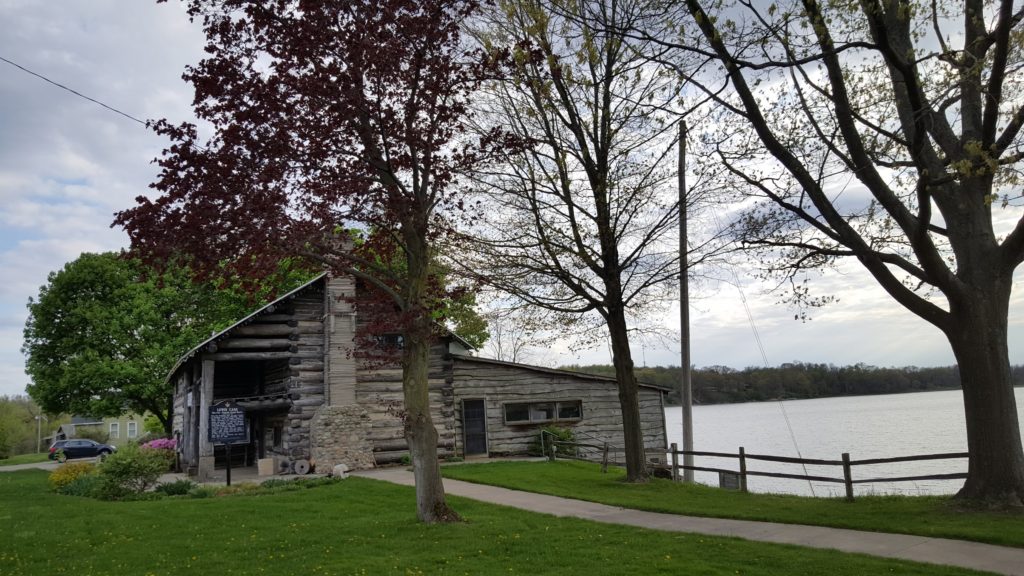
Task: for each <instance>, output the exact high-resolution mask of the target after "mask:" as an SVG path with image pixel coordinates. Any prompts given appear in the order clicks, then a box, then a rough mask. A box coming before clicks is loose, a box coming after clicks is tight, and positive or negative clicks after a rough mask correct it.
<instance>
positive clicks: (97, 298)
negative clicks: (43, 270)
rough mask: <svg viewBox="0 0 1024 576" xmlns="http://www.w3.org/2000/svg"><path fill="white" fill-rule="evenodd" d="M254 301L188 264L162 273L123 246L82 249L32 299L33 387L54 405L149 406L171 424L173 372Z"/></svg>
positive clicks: (61, 408) (82, 408) (81, 409)
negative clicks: (197, 275) (204, 279)
mask: <svg viewBox="0 0 1024 576" xmlns="http://www.w3.org/2000/svg"><path fill="white" fill-rule="evenodd" d="M248 306H249V304H248V302H247V300H246V298H245V297H243V296H241V295H238V294H237V293H234V292H232V291H227V290H217V289H215V288H214V286H213V285H212V284H210V283H204V284H195V283H193V282H192V281H191V279H190V277H189V275H188V271H187V270H186V269H184V268H181V267H171V268H169V269H168V270H167V271H165V272H164V273H163V274H161V275H155V274H153V273H152V271H150V270H148V269H146V268H145V267H143V266H142V265H141V264H139V263H138V262H137V261H135V260H132V259H129V258H127V257H125V255H123V254H117V253H113V252H107V253H103V254H89V253H86V254H82V255H81V256H80V257H79V258H78V259H76V260H74V261H72V262H70V263H68V264H67V265H65V266H64V268H63V269H62V270H60V271H57V272H52V273H51V274H50V276H49V278H48V279H47V283H46V285H45V286H43V287H42V288H40V291H39V295H38V296H37V297H36V298H33V299H30V300H29V304H28V308H29V318H28V321H27V322H26V324H25V341H24V345H23V347H22V351H23V352H24V354H25V356H26V358H27V361H26V371H27V372H28V374H29V375H30V376H31V377H32V383H31V384H29V385H28V387H27V389H28V393H29V395H30V396H31V397H32V399H33V400H35V401H36V402H37V403H39V405H40V406H41V407H42V408H43V409H44V410H46V411H48V412H72V413H79V414H89V415H92V416H116V415H119V414H122V413H124V412H138V413H140V414H141V413H147V412H148V413H150V414H153V415H154V416H155V417H156V418H157V419H158V420H159V421H160V424H161V426H162V428H163V429H164V431H165V432H170V427H171V418H170V412H171V397H172V392H173V391H172V390H171V388H170V385H169V384H168V383H167V381H166V376H167V372H168V371H169V370H170V368H171V366H173V364H174V362H175V361H176V360H177V358H178V357H179V356H180V355H181V354H183V353H184V352H185V351H187V350H188V349H189V348H191V347H192V346H194V345H195V344H196V342H198V341H201V340H202V339H203V338H205V337H206V336H209V334H210V333H211V331H214V330H217V329H220V328H223V327H224V326H227V325H228V324H230V323H231V322H232V321H233V320H235V319H237V318H240V317H242V316H243V315H244V312H245V311H246V309H247V308H248Z"/></svg>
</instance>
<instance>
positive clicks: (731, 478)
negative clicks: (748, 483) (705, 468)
mask: <svg viewBox="0 0 1024 576" xmlns="http://www.w3.org/2000/svg"><path fill="white" fill-rule="evenodd" d="M718 487H719V488H725V489H726V490H739V489H740V475H739V474H736V473H735V472H719V473H718Z"/></svg>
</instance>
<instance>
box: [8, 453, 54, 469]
mask: <svg viewBox="0 0 1024 576" xmlns="http://www.w3.org/2000/svg"><path fill="white" fill-rule="evenodd" d="M48 456H49V454H47V453H46V452H43V453H42V454H19V455H17V456H11V457H10V458H4V459H0V466H13V465H15V464H32V463H35V462H46V460H47V457H48Z"/></svg>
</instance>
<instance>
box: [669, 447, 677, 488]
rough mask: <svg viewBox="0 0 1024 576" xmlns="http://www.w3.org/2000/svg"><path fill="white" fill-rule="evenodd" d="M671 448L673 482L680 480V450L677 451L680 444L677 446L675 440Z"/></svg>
mask: <svg viewBox="0 0 1024 576" xmlns="http://www.w3.org/2000/svg"><path fill="white" fill-rule="evenodd" d="M670 448H671V449H672V481H673V482H678V481H679V452H677V451H676V450H677V448H678V446H676V443H675V442H673V443H672V445H671V446H670Z"/></svg>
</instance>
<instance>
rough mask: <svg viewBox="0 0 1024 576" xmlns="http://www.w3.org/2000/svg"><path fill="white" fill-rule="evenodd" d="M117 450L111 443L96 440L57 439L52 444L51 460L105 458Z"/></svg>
mask: <svg viewBox="0 0 1024 576" xmlns="http://www.w3.org/2000/svg"><path fill="white" fill-rule="evenodd" d="M116 451H117V448H115V447H114V446H111V445H110V444H100V443H99V442H97V441H95V440H87V439H75V440H57V441H56V442H54V443H53V445H52V446H50V455H49V458H50V460H59V461H61V462H63V461H64V460H69V459H72V458H95V457H97V456H99V457H100V458H104V457H106V456H109V455H110V454H113V453H114V452H116Z"/></svg>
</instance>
